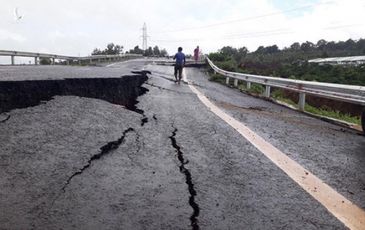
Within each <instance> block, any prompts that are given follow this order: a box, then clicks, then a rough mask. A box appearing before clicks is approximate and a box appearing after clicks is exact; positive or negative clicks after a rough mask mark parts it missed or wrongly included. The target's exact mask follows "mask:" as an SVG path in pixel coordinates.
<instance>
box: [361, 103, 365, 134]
mask: <svg viewBox="0 0 365 230" xmlns="http://www.w3.org/2000/svg"><path fill="white" fill-rule="evenodd" d="M361 126H362V133H363V134H364V136H365V108H363V110H362V114H361Z"/></svg>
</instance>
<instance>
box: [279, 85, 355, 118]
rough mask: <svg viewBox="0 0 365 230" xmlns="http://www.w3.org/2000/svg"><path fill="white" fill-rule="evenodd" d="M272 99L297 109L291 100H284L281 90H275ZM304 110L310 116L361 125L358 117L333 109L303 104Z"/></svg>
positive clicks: (296, 105)
mask: <svg viewBox="0 0 365 230" xmlns="http://www.w3.org/2000/svg"><path fill="white" fill-rule="evenodd" d="M272 97H273V98H275V99H276V100H278V101H281V102H284V103H286V104H289V105H291V106H294V107H295V108H297V109H298V108H299V107H298V104H297V103H295V102H294V101H292V100H291V99H288V98H285V97H284V96H283V93H282V91H281V90H275V91H274V92H273V93H272ZM304 110H305V111H306V112H308V113H312V114H315V115H319V116H324V117H330V118H334V119H337V120H342V121H346V122H349V123H353V124H357V125H360V124H361V118H360V117H358V116H351V115H350V114H344V113H341V112H339V111H336V110H333V109H331V108H328V107H327V108H317V107H314V106H311V105H309V104H305V106H304Z"/></svg>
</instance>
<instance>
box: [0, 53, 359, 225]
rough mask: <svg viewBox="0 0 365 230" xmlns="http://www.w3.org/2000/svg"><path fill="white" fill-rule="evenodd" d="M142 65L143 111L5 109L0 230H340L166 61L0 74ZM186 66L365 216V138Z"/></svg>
mask: <svg viewBox="0 0 365 230" xmlns="http://www.w3.org/2000/svg"><path fill="white" fill-rule="evenodd" d="M141 69H146V70H150V71H151V72H152V74H151V75H150V76H149V80H148V81H147V82H146V83H145V84H144V85H143V86H144V87H145V88H147V89H149V91H148V92H146V93H145V94H144V95H142V96H140V97H139V98H138V101H139V103H138V104H137V105H136V106H137V108H138V109H139V113H136V111H131V110H130V109H126V108H125V107H124V106H121V105H118V104H112V103H110V102H107V101H106V100H101V99H95V98H87V97H77V96H72V95H69V96H55V97H54V98H53V99H52V100H49V101H44V102H42V103H41V104H39V105H37V106H33V107H28V108H23V109H14V110H11V111H9V112H6V113H3V114H0V120H1V121H3V122H0V188H1V189H0V209H1V215H0V229H194V228H195V229H198V228H200V229H346V228H345V226H344V225H343V224H342V223H341V222H340V221H339V220H337V219H336V218H335V217H334V216H333V215H332V214H330V213H329V212H328V211H327V210H326V208H324V207H323V206H322V205H321V204H320V203H319V202H317V201H316V200H315V199H314V198H312V197H311V196H310V195H309V194H307V193H306V192H305V191H304V190H303V189H301V187H299V186H298V185H297V184H296V183H295V182H293V181H292V180H291V179H290V178H289V177H288V176H287V175H286V174H285V173H284V172H283V171H281V170H280V169H279V168H278V167H276V166H275V165H274V164H273V163H272V162H271V161H270V160H269V159H267V158H266V157H265V156H264V155H263V154H262V153H261V152H259V151H258V150H257V149H256V148H255V147H253V146H252V145H251V144H250V143H249V142H248V141H247V140H245V139H244V138H243V137H242V136H241V135H239V134H238V133H237V132H236V130H234V129H233V128H231V127H230V126H229V125H228V124H226V123H225V122H224V121H222V120H221V119H220V118H218V117H217V116H216V115H214V114H213V113H212V112H211V111H209V110H208V109H207V108H206V107H205V106H204V105H203V104H202V103H201V102H200V101H199V99H198V98H197V96H196V95H195V94H194V93H193V92H192V91H191V90H190V89H189V87H188V86H187V85H186V84H183V83H182V84H180V85H178V84H176V83H174V82H173V80H172V79H173V78H172V72H173V67H171V66H157V65H152V64H149V62H148V61H146V60H142V61H131V62H128V63H119V64H115V65H112V66H109V67H82V68H80V67H39V66H38V67H0V79H2V80H21V79H23V80H26V79H38V80H39V79H62V78H72V77H77V78H80V77H87V78H92V77H98V78H101V77H105V78H108V77H118V76H121V75H128V74H130V71H132V70H141ZM185 71H186V75H187V77H188V79H189V80H191V81H192V82H193V84H194V85H195V86H196V87H197V88H198V89H199V90H200V91H201V92H203V93H204V94H205V95H206V96H207V97H209V99H210V100H211V101H212V102H214V103H215V104H216V105H218V106H219V107H220V108H222V109H223V110H224V111H225V112H227V113H228V114H230V115H232V116H234V117H235V118H236V119H238V120H240V121H241V122H243V123H244V124H245V125H247V126H249V127H250V128H251V129H252V130H254V131H255V132H256V133H258V134H259V135H260V136H262V137H263V138H264V139H265V140H267V141H268V142H270V143H271V144H273V145H274V146H275V147H277V148H278V149H280V150H281V151H283V152H284V153H285V154H287V155H288V156H290V157H291V158H292V159H294V160H295V161H297V162H298V163H300V164H301V165H302V166H303V167H305V168H307V169H308V170H310V171H311V172H313V173H314V174H315V175H317V176H318V177H319V178H321V179H322V180H323V181H325V182H326V183H327V184H329V185H330V186H331V187H333V188H334V189H336V190H337V191H338V192H340V193H341V194H342V195H344V196H345V197H346V198H347V199H350V200H351V201H353V202H354V203H355V204H356V205H358V206H359V207H361V208H363V209H365V198H364V197H365V167H364V165H365V154H364V153H365V138H364V137H363V136H360V135H358V134H356V133H355V132H353V131H351V130H348V129H344V128H340V127H337V126H335V125H332V124H329V123H326V122H323V121H320V120H318V119H315V118H311V117H308V116H306V115H303V114H301V113H298V112H295V111H292V110H289V109H287V108H284V107H281V106H279V105H275V104H272V103H270V102H267V101H264V100H261V99H257V98H253V97H251V96H247V95H245V94H242V93H240V92H238V91H237V90H235V89H231V88H228V87H226V86H223V85H220V84H217V83H213V82H210V81H208V78H207V76H206V75H205V74H204V70H199V69H196V68H186V69H185ZM4 73H6V74H4ZM101 87H102V86H101Z"/></svg>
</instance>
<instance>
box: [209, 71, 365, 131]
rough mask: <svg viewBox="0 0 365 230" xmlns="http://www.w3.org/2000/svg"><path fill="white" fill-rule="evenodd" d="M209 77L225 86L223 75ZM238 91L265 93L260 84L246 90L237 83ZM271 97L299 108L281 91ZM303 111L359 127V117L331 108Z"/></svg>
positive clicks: (210, 74) (311, 107)
mask: <svg viewBox="0 0 365 230" xmlns="http://www.w3.org/2000/svg"><path fill="white" fill-rule="evenodd" d="M209 76H210V78H209V80H210V81H214V82H218V83H221V84H224V85H225V84H226V77H225V76H223V75H220V74H214V73H213V72H210V73H209ZM238 89H239V90H241V91H244V92H248V93H252V94H257V95H262V94H263V92H264V91H265V87H264V86H262V85H260V84H255V83H251V88H250V89H247V85H246V84H245V83H239V84H238ZM271 96H272V97H273V98H274V99H276V100H278V101H281V102H284V103H286V104H289V105H291V106H293V107H294V108H297V109H298V108H299V107H298V104H297V103H295V102H294V101H292V100H291V99H289V98H285V97H284V96H283V92H282V91H281V90H278V89H277V90H274V91H273V92H272V94H271ZM304 109H305V111H306V112H309V113H312V114H315V115H319V116H325V117H329V118H334V119H338V120H342V121H345V122H349V123H353V124H357V125H361V118H360V117H358V116H351V115H350V114H344V113H341V112H339V111H336V110H333V109H331V108H317V107H314V106H311V105H308V104H306V105H305V107H304Z"/></svg>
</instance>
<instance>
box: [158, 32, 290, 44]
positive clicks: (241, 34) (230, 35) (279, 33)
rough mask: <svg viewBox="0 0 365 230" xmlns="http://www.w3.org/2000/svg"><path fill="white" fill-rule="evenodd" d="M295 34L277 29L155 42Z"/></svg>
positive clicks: (167, 41)
mask: <svg viewBox="0 0 365 230" xmlns="http://www.w3.org/2000/svg"><path fill="white" fill-rule="evenodd" d="M291 33H294V32H293V31H290V30H288V29H276V30H268V31H259V32H252V33H240V34H228V35H225V36H221V37H214V38H189V39H179V40H158V39H156V40H153V41H154V42H166V43H169V42H171V43H175V42H187V41H215V40H234V39H240V38H256V37H263V36H276V35H284V34H291Z"/></svg>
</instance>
